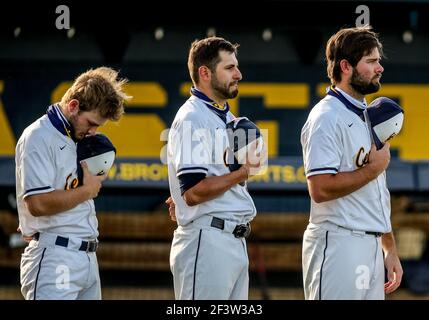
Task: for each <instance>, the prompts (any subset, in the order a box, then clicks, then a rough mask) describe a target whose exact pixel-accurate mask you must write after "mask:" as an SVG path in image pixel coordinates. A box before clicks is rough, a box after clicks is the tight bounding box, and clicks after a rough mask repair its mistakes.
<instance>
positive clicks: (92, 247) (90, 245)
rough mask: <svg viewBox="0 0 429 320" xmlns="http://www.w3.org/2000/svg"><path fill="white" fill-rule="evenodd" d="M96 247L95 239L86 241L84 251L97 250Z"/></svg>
mask: <svg viewBox="0 0 429 320" xmlns="http://www.w3.org/2000/svg"><path fill="white" fill-rule="evenodd" d="M97 247H98V243H97V241H88V246H87V248H86V252H95V251H97Z"/></svg>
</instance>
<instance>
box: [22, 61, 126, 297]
mask: <svg viewBox="0 0 429 320" xmlns="http://www.w3.org/2000/svg"><path fill="white" fill-rule="evenodd" d="M117 76H118V73H117V72H116V71H114V70H112V69H110V68H105V67H102V68H97V69H94V70H89V71H87V72H85V73H83V74H81V75H80V76H79V77H78V78H77V79H76V80H75V81H74V83H73V85H72V86H71V87H70V88H69V89H68V90H67V92H66V93H65V95H64V96H63V98H62V100H61V102H59V103H56V104H54V105H51V106H50V107H49V108H48V110H47V113H46V114H45V115H44V116H42V117H41V118H39V119H37V120H36V121H35V122H33V123H32V124H31V125H30V126H28V127H27V128H26V129H25V130H24V132H23V133H22V135H21V137H20V138H19V141H18V143H17V146H16V158H15V161H16V194H17V204H18V214H19V228H20V230H21V232H22V235H23V237H24V238H30V239H32V240H31V241H30V243H29V245H28V246H27V247H26V248H25V251H24V253H23V254H22V258H21V292H22V294H23V296H24V298H25V299H28V300H30V299H31V300H42V299H43V300H45V299H54V300H63V299H67V300H68V299H72V300H75V299H101V289H100V277H99V272H98V264H97V257H96V254H95V251H96V249H97V244H98V242H97V236H98V230H97V229H98V223H97V218H96V215H95V214H96V213H95V208H94V201H93V198H95V197H97V194H98V192H99V190H100V188H101V183H102V181H103V180H104V179H105V177H106V175H103V176H93V175H91V174H90V173H89V171H88V167H87V165H86V164H85V163H82V168H83V182H82V181H79V178H78V163H77V154H76V148H77V143H78V141H79V140H81V139H83V138H84V137H85V136H86V135H94V134H95V132H96V130H97V128H98V127H99V126H102V125H103V124H104V123H106V121H108V120H112V121H117V120H119V119H120V117H121V115H122V113H123V104H124V101H125V100H126V99H128V98H129V97H128V96H127V95H126V94H125V93H124V92H123V91H122V85H123V84H124V83H125V80H120V79H117Z"/></svg>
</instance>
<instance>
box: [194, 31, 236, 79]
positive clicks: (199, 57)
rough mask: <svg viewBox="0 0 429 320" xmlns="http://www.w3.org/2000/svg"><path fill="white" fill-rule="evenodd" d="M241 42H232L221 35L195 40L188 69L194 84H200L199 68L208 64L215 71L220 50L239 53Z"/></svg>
mask: <svg viewBox="0 0 429 320" xmlns="http://www.w3.org/2000/svg"><path fill="white" fill-rule="evenodd" d="M239 46H240V45H239V44H237V43H236V44H232V43H231V42H229V41H227V40H225V39H223V38H220V37H209V38H205V39H202V40H195V41H194V42H193V43H192V45H191V48H190V50H189V56H188V69H189V75H190V76H191V79H192V82H193V83H194V85H196V84H198V82H199V81H200V77H199V74H198V69H199V68H200V67H201V66H206V67H207V68H209V69H210V71H212V72H214V71H215V70H216V66H217V64H218V63H219V61H220V57H219V52H220V51H227V52H230V53H235V54H237V48H238V47H239Z"/></svg>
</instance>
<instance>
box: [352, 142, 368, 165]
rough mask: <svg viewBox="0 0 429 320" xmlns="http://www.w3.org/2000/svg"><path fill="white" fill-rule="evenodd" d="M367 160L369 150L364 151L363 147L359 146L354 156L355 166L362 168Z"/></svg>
mask: <svg viewBox="0 0 429 320" xmlns="http://www.w3.org/2000/svg"><path fill="white" fill-rule="evenodd" d="M368 162H369V152H367V153H365V149H364V147H361V148H360V149H359V151H358V153H357V154H356V156H355V163H356V167H358V168H362V167H363V166H365V165H366V164H367V163H368Z"/></svg>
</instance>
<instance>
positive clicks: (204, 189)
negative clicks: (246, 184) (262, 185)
mask: <svg viewBox="0 0 429 320" xmlns="http://www.w3.org/2000/svg"><path fill="white" fill-rule="evenodd" d="M246 179H247V170H246V169H245V168H244V167H241V168H240V169H239V170H236V171H233V172H231V173H228V174H226V175H223V176H213V177H207V178H205V179H204V180H201V181H200V182H199V183H197V184H196V185H195V186H193V187H192V188H191V189H189V190H187V191H186V192H185V193H184V194H183V198H184V200H185V202H186V204H187V205H189V206H195V205H197V204H200V203H203V202H206V201H209V200H212V199H214V198H217V197H218V196H220V195H222V194H223V193H225V192H226V191H227V190H229V189H230V188H231V187H233V186H234V185H236V184H237V183H240V182H242V181H244V180H246Z"/></svg>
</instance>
